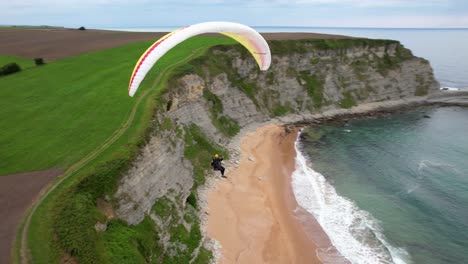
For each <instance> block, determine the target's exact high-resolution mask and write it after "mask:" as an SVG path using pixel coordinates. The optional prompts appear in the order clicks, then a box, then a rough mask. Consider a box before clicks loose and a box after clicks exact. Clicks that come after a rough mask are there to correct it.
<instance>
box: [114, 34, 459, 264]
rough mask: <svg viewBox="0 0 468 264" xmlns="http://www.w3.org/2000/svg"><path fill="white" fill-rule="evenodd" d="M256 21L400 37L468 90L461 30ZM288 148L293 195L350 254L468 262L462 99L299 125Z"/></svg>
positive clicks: (370, 259)
mask: <svg viewBox="0 0 468 264" xmlns="http://www.w3.org/2000/svg"><path fill="white" fill-rule="evenodd" d="M176 28H178V27H169V28H138V29H136V28H134V29H122V30H130V31H154V32H161V31H171V30H174V29H176ZM254 28H256V29H257V30H258V31H260V32H315V33H328V34H338V35H347V36H353V37H366V38H380V39H395V40H399V41H400V42H401V43H402V44H403V45H404V46H405V47H407V48H409V49H411V50H412V52H413V54H415V55H416V56H419V57H423V58H425V59H427V60H429V62H430V64H431V66H432V67H433V69H434V72H435V77H436V79H437V80H438V81H439V83H440V86H441V87H445V86H446V87H454V88H459V89H468V29H401V28H398V29H379V28H304V27H254ZM295 148H296V150H297V157H296V170H295V172H294V173H293V176H292V186H293V190H294V194H295V196H296V198H297V201H298V203H299V205H300V206H302V207H303V208H305V209H306V210H307V211H309V212H310V213H311V214H312V215H314V216H315V218H316V219H317V220H318V222H319V223H320V225H321V226H322V228H323V229H324V231H325V232H326V233H327V235H328V236H329V238H330V240H331V241H332V243H333V245H334V246H335V247H336V248H337V249H338V251H339V252H340V253H341V254H342V255H343V256H344V257H346V258H347V259H348V260H350V261H351V262H352V263H359V264H360V263H364V264H365V263H396V264H400V263H424V264H433V263H434V264H435V263H468V108H462V107H421V108H417V109H414V110H412V111H407V112H405V113H397V114H392V115H390V116H387V117H379V118H362V119H356V120H350V121H347V122H342V123H338V124H333V125H332V124H328V125H326V124H325V125H321V126H311V127H306V128H304V129H303V130H302V131H301V133H300V134H299V136H298V138H297V141H296V143H295Z"/></svg>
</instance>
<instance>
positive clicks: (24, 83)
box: [0, 37, 234, 263]
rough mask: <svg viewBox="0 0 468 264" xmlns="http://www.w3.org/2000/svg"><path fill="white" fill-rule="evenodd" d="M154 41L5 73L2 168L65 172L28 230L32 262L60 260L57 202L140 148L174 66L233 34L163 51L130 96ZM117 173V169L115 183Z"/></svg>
mask: <svg viewBox="0 0 468 264" xmlns="http://www.w3.org/2000/svg"><path fill="white" fill-rule="evenodd" d="M151 43H152V42H151V41H147V42H142V43H136V44H131V45H127V46H122V47H116V48H112V49H107V50H102V51H97V52H91V53H87V54H83V55H79V56H76V57H71V58H67V59H64V60H60V61H55V62H52V63H48V64H46V65H44V66H41V67H31V68H29V69H28V70H27V71H22V72H19V73H16V74H13V75H9V76H4V77H1V78H0V87H1V89H0V98H1V99H0V103H1V104H2V108H1V110H0V126H1V127H2V128H6V129H4V130H3V131H2V133H1V135H0V145H1V146H2V148H1V149H0V159H1V160H2V161H3V162H2V163H1V164H0V175H6V174H11V173H17V172H27V171H34V170H42V169H47V168H51V167H54V168H57V167H59V168H63V169H64V170H65V171H66V172H65V175H64V176H62V177H60V178H58V179H56V180H55V182H54V184H57V186H56V187H55V188H54V189H53V190H52V191H51V193H50V194H49V195H48V196H47V197H45V199H44V200H43V201H42V203H40V204H39V205H38V207H37V208H36V209H35V212H34V214H33V215H32V217H31V220H30V226H29V229H28V230H26V231H27V233H26V234H27V237H26V238H27V246H28V247H29V250H30V253H31V256H32V260H33V261H34V263H56V262H58V261H59V258H60V256H61V254H62V249H60V246H59V245H58V243H57V241H56V239H54V232H55V231H54V230H55V228H56V227H55V226H54V225H55V224H56V221H57V220H56V218H57V216H58V215H59V214H61V213H63V212H62V211H61V210H59V209H58V208H61V207H63V206H64V205H63V201H67V202H70V203H74V202H76V203H78V204H79V202H80V201H79V199H78V198H80V199H82V197H78V198H76V197H74V195H75V193H78V191H76V188H77V185H78V184H79V183H80V182H82V181H83V180H84V179H86V178H87V177H89V176H90V175H95V174H96V167H98V166H102V164H105V162H106V161H112V160H115V159H116V157H119V156H122V155H124V156H125V155H127V156H128V155H130V156H131V155H134V153H135V149H136V147H137V146H138V145H139V144H141V142H142V141H143V138H144V136H145V131H146V129H147V127H148V125H149V123H150V119H151V116H152V113H153V110H154V109H155V107H156V105H157V94H158V93H159V92H160V91H162V90H164V89H165V88H166V83H167V80H168V78H169V77H170V73H171V69H173V68H175V67H177V66H180V65H182V64H183V63H185V62H186V61H187V60H189V59H193V58H194V57H196V56H200V55H202V54H203V53H204V52H205V51H206V50H207V49H208V48H209V47H211V46H213V45H218V44H231V43H234V41H233V40H230V39H227V38H224V37H218V38H213V37H195V38H191V39H189V40H187V41H185V42H184V43H181V44H180V45H178V46H177V47H175V48H174V49H173V50H171V51H170V52H168V53H167V54H166V55H165V56H164V57H163V58H161V60H160V61H159V62H158V63H157V64H156V65H155V66H154V67H153V69H152V71H150V73H149V74H148V75H147V77H146V79H145V81H144V82H143V83H142V84H141V86H140V89H139V91H138V92H137V94H136V95H135V97H134V98H130V97H129V96H128V94H127V87H128V81H129V77H130V74H131V72H132V70H133V67H134V65H135V62H136V61H137V59H138V58H139V56H140V55H141V53H142V52H143V51H144V50H145V49H146V48H147V47H148V46H149V45H150V44H151ZM0 57H1V58H6V57H7V56H2V55H0ZM18 62H19V60H18ZM19 63H21V62H19ZM32 63H33V62H32ZM20 65H21V64H20ZM150 87H152V88H151V89H150ZM132 111H133V112H132ZM129 120H132V122H129ZM132 153H133V154H132ZM127 156H125V157H127ZM127 158H128V157H127ZM127 160H128V159H127ZM117 167H118V166H117ZM119 168H120V167H119ZM113 169H115V170H116V171H115V172H116V173H118V170H119V169H117V168H113V167H112V168H110V169H109V170H110V172H113V171H112V170H113ZM118 178H119V177H117V176H114V177H113V178H112V181H113V182H112V184H115V183H116V179H117V180H118ZM95 184H100V183H95ZM94 187H95V186H93V188H94ZM111 191H112V190H111ZM72 224H75V223H72ZM21 233H22V232H21V230H20V232H19V234H21ZM20 239H21V238H20V237H17V240H20ZM15 246H16V249H15V254H14V260H15V262H16V263H18V262H20V261H19V260H20V253H19V252H20V248H21V243H20V242H19V241H17V243H16V244H15ZM104 253H105V252H104ZM104 253H103V254H104Z"/></svg>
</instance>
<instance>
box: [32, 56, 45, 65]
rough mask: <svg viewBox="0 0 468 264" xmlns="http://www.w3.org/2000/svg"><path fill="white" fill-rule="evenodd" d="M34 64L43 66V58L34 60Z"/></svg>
mask: <svg viewBox="0 0 468 264" xmlns="http://www.w3.org/2000/svg"><path fill="white" fill-rule="evenodd" d="M34 63H36V66H40V65H44V64H45V62H44V59H43V58H34Z"/></svg>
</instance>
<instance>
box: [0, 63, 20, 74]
mask: <svg viewBox="0 0 468 264" xmlns="http://www.w3.org/2000/svg"><path fill="white" fill-rule="evenodd" d="M19 71H21V67H20V66H19V65H18V64H17V63H16V62H12V63H8V64H5V65H4V66H3V67H2V68H0V75H8V74H12V73H15V72H19Z"/></svg>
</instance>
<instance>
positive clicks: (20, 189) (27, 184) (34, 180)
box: [0, 169, 63, 263]
mask: <svg viewBox="0 0 468 264" xmlns="http://www.w3.org/2000/svg"><path fill="white" fill-rule="evenodd" d="M62 173H63V170H61V169H49V170H43V171H34V172H28V173H18V174H10V175H4V176H0V219H1V220H0V221H1V225H0V263H11V262H12V260H11V258H10V257H11V249H12V246H13V241H14V238H15V234H16V231H17V229H18V225H19V223H20V221H21V217H22V216H23V215H24V213H25V211H26V210H27V209H28V207H29V205H30V204H31V203H32V202H33V201H34V199H36V197H37V196H38V194H39V192H40V190H41V189H42V188H44V186H46V185H47V184H48V183H50V181H52V179H54V178H55V177H56V176H58V175H60V174H62Z"/></svg>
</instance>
